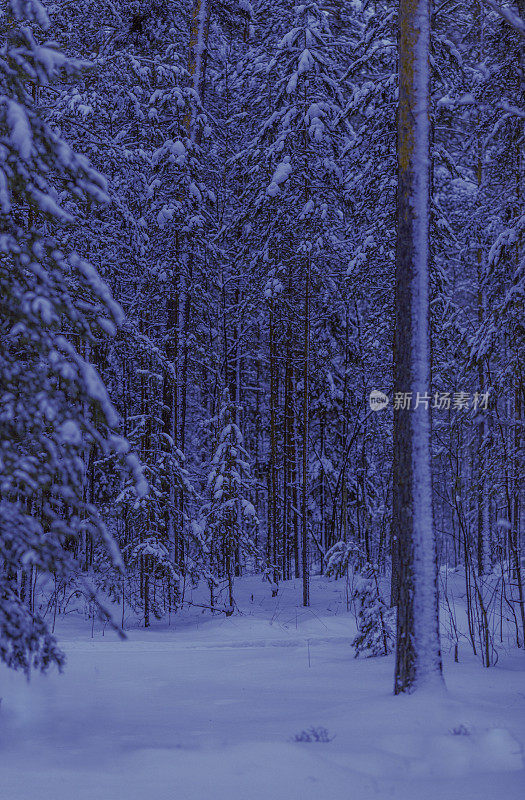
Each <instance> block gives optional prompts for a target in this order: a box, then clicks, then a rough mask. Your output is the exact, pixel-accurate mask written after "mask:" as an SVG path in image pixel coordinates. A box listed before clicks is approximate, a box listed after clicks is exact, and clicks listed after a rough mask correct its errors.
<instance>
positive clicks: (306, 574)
mask: <svg viewBox="0 0 525 800" xmlns="http://www.w3.org/2000/svg"><path fill="white" fill-rule="evenodd" d="M309 359H310V259H308V263H307V267H306V285H305V294H304V366H303V497H302V509H301V517H302V520H301V522H302V532H301V533H302V535H301V545H302V567H303V606H309V605H310V564H309V547H308V545H309V541H308V412H309V402H308V401H309V397H308V392H309V385H308V378H309V367H310V364H309Z"/></svg>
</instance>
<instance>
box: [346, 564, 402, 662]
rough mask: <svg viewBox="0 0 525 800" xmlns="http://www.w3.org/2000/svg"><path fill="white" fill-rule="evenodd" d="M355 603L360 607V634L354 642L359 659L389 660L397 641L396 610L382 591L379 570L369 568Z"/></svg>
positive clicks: (360, 581) (359, 581)
mask: <svg viewBox="0 0 525 800" xmlns="http://www.w3.org/2000/svg"><path fill="white" fill-rule="evenodd" d="M352 599H353V600H354V602H356V603H357V604H358V606H359V607H358V612H357V626H358V634H357V636H356V637H355V638H354V640H353V642H352V646H353V647H354V648H355V657H356V658H358V657H359V656H364V657H365V658H373V657H374V656H387V655H388V654H389V653H390V652H392V649H393V645H394V641H395V610H394V609H392V608H389V607H388V606H387V604H386V603H385V601H384V600H383V598H382V597H381V592H380V590H379V582H378V578H377V570H376V569H375V568H374V567H373V566H372V565H371V564H366V565H365V567H364V568H363V570H362V571H361V573H360V574H359V575H358V577H357V580H356V582H355V584H354V592H353V597H352Z"/></svg>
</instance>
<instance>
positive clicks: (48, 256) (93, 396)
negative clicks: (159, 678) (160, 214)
mask: <svg viewBox="0 0 525 800" xmlns="http://www.w3.org/2000/svg"><path fill="white" fill-rule="evenodd" d="M24 23H25V24H24ZM48 27H49V21H48V17H47V14H46V12H45V10H44V8H43V7H42V6H41V4H40V3H39V2H38V0H30V2H24V3H22V2H18V0H13V2H10V3H9V4H8V7H7V13H6V14H4V16H3V18H2V34H3V44H2V49H1V53H0V81H1V91H2V95H3V98H4V101H3V103H2V104H1V110H0V114H1V115H2V130H3V134H2V139H1V147H2V151H3V159H2V169H1V172H0V184H1V191H0V206H1V216H2V233H1V237H0V253H1V255H0V291H1V294H2V297H3V307H2V315H1V321H0V338H1V347H0V386H1V387H2V389H1V403H0V404H1V408H2V411H1V415H0V427H1V436H0V442H1V443H0V491H1V495H0V498H1V499H0V529H1V535H0V557H1V572H0V584H1V587H0V598H1V599H0V657H1V658H2V660H3V661H5V662H6V663H7V665H8V666H10V667H13V668H15V669H16V668H20V669H23V670H24V671H26V672H28V671H29V670H30V668H31V667H32V666H34V667H36V668H39V669H46V668H47V667H48V666H49V665H50V664H51V663H53V662H54V663H56V664H58V665H59V666H61V665H62V664H63V661H64V657H63V654H62V653H61V651H60V650H59V649H58V646H57V644H56V640H55V637H54V636H53V635H52V634H51V633H50V632H49V630H48V626H47V623H46V622H45V621H44V620H43V619H42V617H41V616H40V615H39V611H38V607H37V604H36V601H35V598H34V597H33V596H30V593H29V592H28V589H27V586H28V584H29V585H31V584H32V577H33V574H34V573H35V572H38V573H40V574H41V575H43V576H50V575H53V576H54V577H55V578H64V579H67V578H68V577H69V576H71V575H72V574H76V573H78V566H77V564H76V562H75V559H74V557H73V551H74V542H75V540H76V539H77V538H80V537H82V536H86V535H87V536H92V537H95V538H97V537H98V538H99V539H100V540H102V541H103V542H104V544H105V546H106V548H107V550H108V551H109V553H110V557H111V559H112V561H113V563H114V564H115V565H117V566H118V565H121V559H120V556H119V553H118V549H117V547H116V545H115V543H114V540H113V538H112V536H111V535H110V534H109V532H108V530H107V528H106V526H105V524H104V522H103V520H102V518H101V516H100V514H99V511H98V509H97V508H96V507H95V505H93V503H91V502H90V501H89V499H86V497H85V491H84V488H85V476H86V468H87V464H86V455H87V454H88V453H89V452H90V451H91V450H94V451H96V452H98V453H102V454H105V455H109V454H111V453H116V454H117V455H118V459H117V463H122V462H123V461H125V460H127V462H128V466H129V468H130V469H131V471H132V472H133V473H134V476H135V482H136V483H137V484H138V487H137V488H138V491H139V493H140V494H143V493H144V492H145V487H144V481H143V478H142V476H141V473H140V469H139V466H138V462H137V460H136V458H135V457H134V456H132V455H131V454H130V453H129V452H128V451H129V445H128V444H127V443H126V442H125V440H123V439H122V438H121V437H119V436H118V435H117V429H118V416H117V413H116V411H115V409H114V407H113V405H112V404H111V402H110V399H109V397H108V394H107V391H106V389H105V387H104V385H103V383H102V381H101V379H100V376H99V375H98V373H97V370H96V369H95V367H94V366H93V364H91V363H89V361H87V360H86V359H85V358H84V357H83V355H82V349H84V348H85V349H88V346H89V345H94V344H96V343H97V342H99V341H101V340H104V339H105V338H106V336H107V334H108V333H114V332H115V329H116V326H117V325H119V324H121V323H122V319H123V315H122V311H121V309H120V307H119V306H118V305H117V303H116V302H115V301H114V300H113V299H112V297H111V294H110V292H109V290H108V288H107V286H106V285H105V284H104V283H103V281H102V280H101V279H100V277H99V276H98V274H97V272H96V271H95V269H94V268H93V267H92V266H91V265H90V264H89V263H87V262H86V261H85V260H84V259H82V258H81V257H79V256H78V255H77V254H75V253H74V252H72V253H70V254H69V256H66V255H65V254H64V253H63V252H61V250H60V249H59V248H58V247H57V246H56V244H55V241H54V239H53V236H52V233H53V230H54V229H56V227H57V225H64V224H65V223H68V222H71V221H72V217H71V215H70V213H69V212H68V210H67V208H66V206H67V202H68V200H70V199H74V200H75V202H76V203H79V204H80V203H86V202H90V201H101V200H102V201H103V200H105V199H106V194H105V182H104V180H103V179H102V177H101V176H100V175H99V174H98V173H97V172H95V171H94V170H93V169H92V168H91V167H90V166H89V163H88V162H87V161H86V159H84V158H82V157H80V156H77V155H76V154H75V153H74V152H73V151H72V150H71V148H70V147H69V146H68V144H66V142H65V141H64V140H63V139H61V138H60V136H59V135H58V134H57V133H56V132H55V131H54V130H53V129H52V128H51V127H50V126H49V125H48V124H46V122H44V120H43V119H42V117H41V116H40V115H39V114H38V113H37V112H36V110H35V96H36V94H37V93H38V90H39V88H40V87H43V86H47V85H48V83H50V82H52V81H53V80H54V79H55V78H56V77H57V76H58V75H67V74H70V73H71V72H72V71H74V70H75V69H78V68H79V65H78V64H76V63H75V62H74V61H71V60H68V59H66V58H65V56H64V55H63V54H62V53H61V52H60V51H58V50H57V49H55V48H54V47H53V46H52V45H49V44H45V45H42V44H39V38H40V36H41V31H42V30H44V31H45V30H47V29H48ZM72 287H73V289H74V287H80V290H81V295H80V296H78V294H77V293H76V292H75V291H72ZM20 569H22V570H23V571H24V572H25V573H29V575H30V580H29V581H25V582H23V583H22V585H21V586H19V585H18V580H17V572H18V570H20ZM80 580H82V579H80ZM84 590H85V593H86V594H87V595H88V596H89V597H90V598H91V599H92V600H94V601H95V602H96V603H97V604H98V609H99V612H100V613H101V614H103V615H104V616H106V617H107V616H108V615H107V612H105V611H104V609H103V607H102V606H101V605H100V604H99V603H98V601H96V600H95V598H94V591H93V589H92V587H91V586H90V585H89V584H88V583H87V582H86V581H84Z"/></svg>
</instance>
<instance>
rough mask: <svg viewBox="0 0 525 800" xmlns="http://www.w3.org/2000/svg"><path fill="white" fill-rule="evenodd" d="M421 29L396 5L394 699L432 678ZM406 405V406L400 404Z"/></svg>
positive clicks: (425, 107) (422, 3) (425, 3)
mask: <svg viewBox="0 0 525 800" xmlns="http://www.w3.org/2000/svg"><path fill="white" fill-rule="evenodd" d="M429 25H430V22H429V0H400V3H399V111H398V144H397V146H398V194H397V250H396V330H395V337H394V392H395V394H394V486H393V493H394V496H393V504H394V507H393V530H392V533H393V536H394V542H395V543H396V546H397V548H398V552H397V555H398V570H399V571H398V577H399V592H398V615H397V651H396V671H395V692H396V694H398V693H400V692H409V691H412V690H413V689H415V688H417V687H418V686H420V685H421V684H423V683H429V682H432V681H439V682H440V681H441V654H440V645H439V629H438V595H437V558H436V546H435V537H434V526H433V519H432V490H431V472H430V342H429V275H428V264H429V258H428V218H429V127H430V126H429V100H428V98H429V66H428V53H429ZM405 393H406V394H405ZM409 399H410V408H408V407H403V406H404V405H408V400H409Z"/></svg>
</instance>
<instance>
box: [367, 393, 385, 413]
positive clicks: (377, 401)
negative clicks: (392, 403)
mask: <svg viewBox="0 0 525 800" xmlns="http://www.w3.org/2000/svg"><path fill="white" fill-rule="evenodd" d="M387 405H388V397H387V395H386V394H385V393H384V392H380V391H379V389H372V391H371V392H370V408H371V409H372V411H382V410H383V409H384V408H386V407H387Z"/></svg>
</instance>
